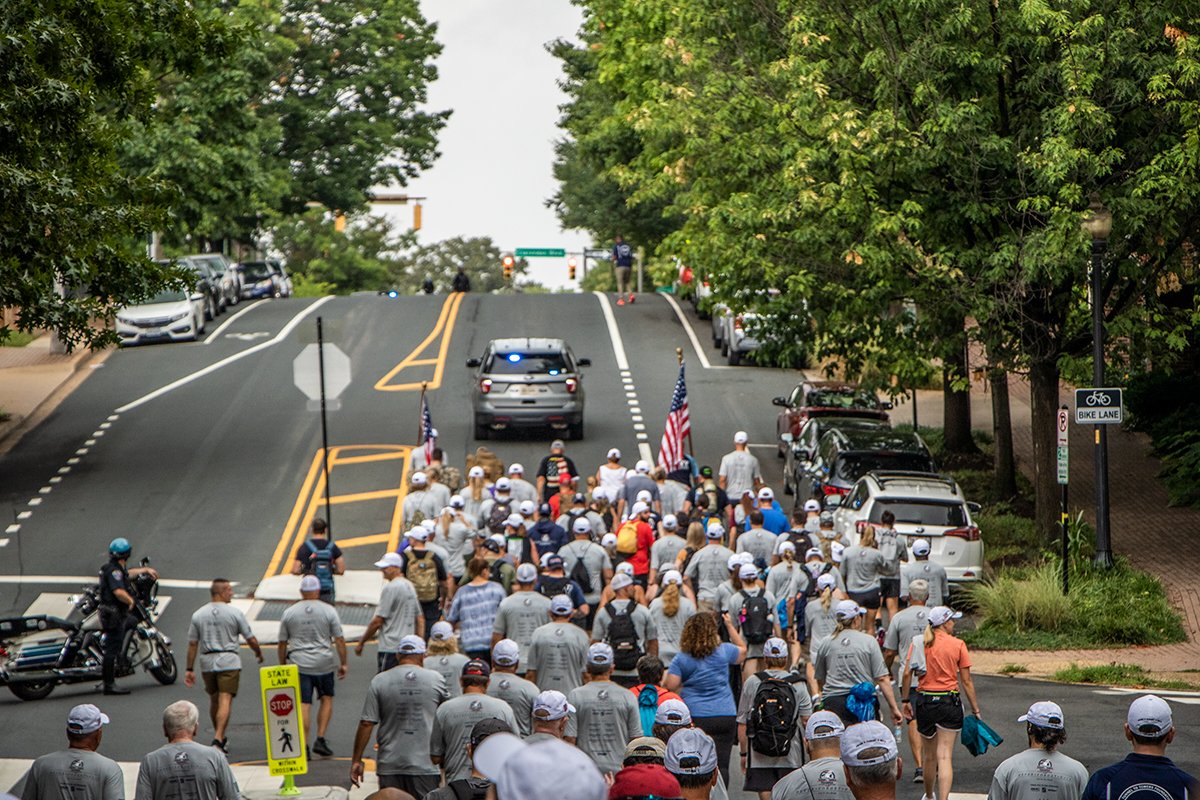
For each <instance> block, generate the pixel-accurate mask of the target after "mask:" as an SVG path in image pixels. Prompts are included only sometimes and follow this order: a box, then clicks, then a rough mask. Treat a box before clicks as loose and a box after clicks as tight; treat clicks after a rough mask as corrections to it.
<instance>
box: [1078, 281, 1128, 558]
mask: <svg viewBox="0 0 1200 800" xmlns="http://www.w3.org/2000/svg"><path fill="white" fill-rule="evenodd" d="M1098 266H1099V265H1094V266H1093V269H1098ZM1092 291H1093V292H1097V291H1099V289H1098V285H1097V284H1093V287H1092ZM1097 296H1098V295H1097V294H1093V295H1092V303H1093V305H1094V304H1095V303H1096V302H1097V301H1096V297H1097ZM1102 333H1103V330H1102V327H1101V323H1100V319H1099V314H1097V316H1096V321H1095V334H1096V336H1097V337H1099V336H1101V334H1102ZM1098 341H1099V340H1098ZM1093 358H1094V359H1095V360H1096V363H1095V364H1094V365H1093V375H1092V377H1093V379H1094V381H1095V383H1097V384H1102V383H1104V352H1103V348H1102V347H1101V346H1099V345H1097V347H1096V352H1095V353H1094V354H1093ZM1122 400H1123V398H1122V396H1121V390H1120V389H1115V388H1101V387H1099V386H1097V387H1093V388H1091V389H1076V390H1075V421H1076V422H1078V423H1080V424H1084V425H1093V426H1095V434H1094V435H1095V447H1094V459H1095V464H1096V467H1095V474H1096V477H1095V481H1094V483H1095V484H1096V557H1095V563H1096V566H1098V567H1104V568H1106V569H1107V568H1109V567H1112V565H1113V557H1112V529H1111V527H1110V526H1109V515H1108V426H1109V425H1119V424H1120V423H1121V420H1122V419H1123V417H1124V403H1123V402H1122Z"/></svg>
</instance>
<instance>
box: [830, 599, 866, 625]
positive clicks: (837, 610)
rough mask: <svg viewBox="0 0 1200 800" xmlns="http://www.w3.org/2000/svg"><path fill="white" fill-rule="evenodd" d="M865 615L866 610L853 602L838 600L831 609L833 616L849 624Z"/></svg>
mask: <svg viewBox="0 0 1200 800" xmlns="http://www.w3.org/2000/svg"><path fill="white" fill-rule="evenodd" d="M866 613H867V610H866V609H865V608H862V607H861V606H859V604H858V603H856V602H854V601H853V600H839V601H838V604H837V605H836V606H834V609H833V616H834V617H836V618H837V619H839V620H841V621H842V622H849V621H850V620H852V619H854V618H855V617H861V616H862V615H863V614H866Z"/></svg>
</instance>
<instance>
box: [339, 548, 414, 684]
mask: <svg viewBox="0 0 1200 800" xmlns="http://www.w3.org/2000/svg"><path fill="white" fill-rule="evenodd" d="M375 566H376V567H379V569H380V570H381V571H382V572H383V589H382V590H381V591H380V593H379V605H378V606H377V607H376V608H375V616H374V617H372V618H371V621H370V622H369V623H367V629H366V630H365V631H363V635H362V637H361V638H360V639H359V640H358V644H357V645H355V647H354V654H355V655H356V656H361V655H362V654H363V649H364V647H365V646H366V643H367V641H368V640H370V638H371V637H372V636H374V635H375V633H376V632H377V631H378V632H379V651H378V664H377V667H378V669H377V671H378V672H383V671H384V670H387V669H391V668H392V667H394V666H396V662H397V656H396V650H397V648H399V647H400V640H401V639H403V638H404V637H405V636H408V635H410V634H415V635H417V636H420V637H421V638H424V637H425V614H424V612H423V611H422V609H421V603H420V601H419V600H418V599H417V590H416V588H415V587H414V586H413V585H412V581H410V580H409V579H408V578H406V577H404V559H402V558H401V557H400V556H399V555H398V554H396V553H384V555H383V558H381V559H380V560H379V561H376V562H375Z"/></svg>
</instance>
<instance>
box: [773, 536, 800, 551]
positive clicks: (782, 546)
mask: <svg viewBox="0 0 1200 800" xmlns="http://www.w3.org/2000/svg"><path fill="white" fill-rule="evenodd" d="M785 552H788V553H794V552H796V545H795V544H794V543H793V542H791V541H789V540H787V539H784V538H783V537H782V536H780V537H779V543H778V544H776V545H775V553H776V554H777V555H783V554H784V553H785Z"/></svg>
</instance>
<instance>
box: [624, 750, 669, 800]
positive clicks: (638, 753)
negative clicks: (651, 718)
mask: <svg viewBox="0 0 1200 800" xmlns="http://www.w3.org/2000/svg"><path fill="white" fill-rule="evenodd" d="M666 755H667V743H666V742H664V741H663V740H662V739H659V738H657V737H655V736H639V737H637V738H636V739H633V740H631V741H630V742H629V744H627V745H625V758H657V759H662V758H663V757H665V756H666ZM639 766H647V765H645V764H642V765H639ZM668 777H669V776H668ZM659 796H660V797H663V796H664V795H659ZM665 796H667V797H670V796H671V795H665Z"/></svg>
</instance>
